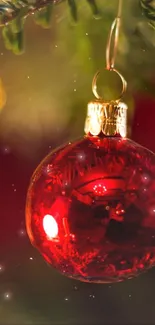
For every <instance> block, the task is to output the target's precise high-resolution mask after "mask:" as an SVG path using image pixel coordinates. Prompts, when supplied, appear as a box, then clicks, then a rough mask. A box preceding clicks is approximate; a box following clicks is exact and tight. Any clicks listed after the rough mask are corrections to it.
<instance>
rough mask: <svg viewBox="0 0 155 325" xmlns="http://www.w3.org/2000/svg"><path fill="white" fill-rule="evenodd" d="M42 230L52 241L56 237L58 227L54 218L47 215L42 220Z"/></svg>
mask: <svg viewBox="0 0 155 325" xmlns="http://www.w3.org/2000/svg"><path fill="white" fill-rule="evenodd" d="M43 228H44V231H45V233H46V235H47V236H48V237H49V238H50V239H52V238H56V237H57V235H58V225H57V222H56V220H55V219H54V217H52V216H51V215H50V214H47V215H45V216H44V218H43Z"/></svg>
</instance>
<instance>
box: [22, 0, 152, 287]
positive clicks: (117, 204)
mask: <svg viewBox="0 0 155 325" xmlns="http://www.w3.org/2000/svg"><path fill="white" fill-rule="evenodd" d="M119 3H121V2H119ZM118 17H120V6H119V13H118ZM115 26H116V32H115V44H114V54H115V52H116V51H115V50H116V49H115V47H116V44H117V39H118V29H119V26H120V18H118V19H116V20H115V21H114V23H113V25H112V31H111V33H110V39H109V42H108V48H107V68H108V69H109V70H111V71H114V72H116V73H118V75H119V76H120V77H121V80H122V83H123V91H122V94H123V93H124V91H125V90H126V86H127V85H126V81H125V80H124V78H123V77H122V76H121V74H120V73H119V72H117V71H116V70H114V54H113V58H112V60H111V59H110V47H111V38H112V32H113V30H114V27H115ZM97 77H98V73H97V74H96V76H95V78H94V80H93V92H94V94H95V97H96V98H97V100H95V101H93V102H91V103H89V104H88V113H87V118H86V124H85V132H86V136H85V137H84V138H82V139H80V140H78V141H77V142H73V143H72V144H71V143H70V144H68V145H65V146H64V147H61V148H59V149H58V150H56V151H55V152H52V153H50V154H49V155H48V156H47V157H46V158H45V159H44V160H43V162H42V163H41V164H40V165H39V167H38V168H37V170H36V171H35V173H34V175H33V177H32V180H31V184H30V187H29V191H28V197H27V205H26V224H27V231H28V235H29V237H30V240H31V242H32V244H33V245H34V246H35V247H36V248H37V249H38V250H39V252H40V253H41V254H42V256H43V257H44V258H45V260H46V261H47V262H48V263H49V264H51V265H52V266H53V267H54V268H56V269H57V270H58V271H60V272H61V273H62V274H64V275H66V276H68V277H70V278H74V279H77V280H81V281H85V282H95V283H108V282H118V281H122V280H124V279H129V278H132V277H133V276H136V275H138V274H139V273H141V272H144V271H145V270H146V269H148V268H150V267H152V266H154V265H155V155H154V154H153V153H152V152H151V151H149V150H147V149H145V148H144V147H142V146H140V145H138V144H136V143H135V142H133V141H131V140H129V139H126V138H125V136H126V118H127V114H126V113H127V106H126V105H125V104H124V103H121V102H120V100H116V101H110V102H105V101H103V100H102V99H101V98H100V97H99V95H98V93H97V87H96V82H97ZM122 94H121V96H120V97H122Z"/></svg>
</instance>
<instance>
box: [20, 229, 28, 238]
mask: <svg viewBox="0 0 155 325" xmlns="http://www.w3.org/2000/svg"><path fill="white" fill-rule="evenodd" d="M18 235H19V236H20V237H24V236H25V235H26V231H25V229H19V231H18Z"/></svg>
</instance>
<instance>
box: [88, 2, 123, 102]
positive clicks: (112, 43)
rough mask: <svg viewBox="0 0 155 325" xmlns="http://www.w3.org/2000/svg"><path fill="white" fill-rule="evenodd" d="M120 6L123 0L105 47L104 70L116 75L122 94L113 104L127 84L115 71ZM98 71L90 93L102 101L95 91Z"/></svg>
mask: <svg viewBox="0 0 155 325" xmlns="http://www.w3.org/2000/svg"><path fill="white" fill-rule="evenodd" d="M122 4H123V0H119V4H118V13H117V17H116V18H115V20H114V21H113V23H112V25H111V29H110V33H109V37H108V41H107V47H106V70H108V71H113V72H115V73H117V75H118V76H119V77H120V78H121V81H122V92H121V94H120V96H119V98H118V99H116V100H115V102H119V101H120V100H121V98H122V97H123V95H124V93H125V92H126V89H127V82H126V80H125V78H124V77H123V76H122V74H121V73H120V72H119V71H118V70H116V69H115V58H116V52H117V47H118V39H119V31H120V25H121V13H122ZM99 74H100V71H98V72H97V73H96V74H95V76H94V78H93V82H92V91H93V94H94V96H95V97H96V99H98V100H102V101H103V98H102V97H100V95H99V94H98V90H97V80H98V77H99Z"/></svg>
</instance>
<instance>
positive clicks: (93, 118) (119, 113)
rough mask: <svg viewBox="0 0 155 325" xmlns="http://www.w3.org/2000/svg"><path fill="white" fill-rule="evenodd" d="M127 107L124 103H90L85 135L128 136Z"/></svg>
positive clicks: (97, 101)
mask: <svg viewBox="0 0 155 325" xmlns="http://www.w3.org/2000/svg"><path fill="white" fill-rule="evenodd" d="M127 109H128V107H127V105H126V104H125V103H123V102H117V101H111V102H108V103H107V102H104V101H103V102H102V101H99V100H96V101H92V102H90V103H88V108H87V117H86V121H85V128H84V130H85V133H86V134H87V135H93V136H98V135H101V134H103V135H104V136H116V135H118V136H121V137H123V138H124V137H126V134H127Z"/></svg>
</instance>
